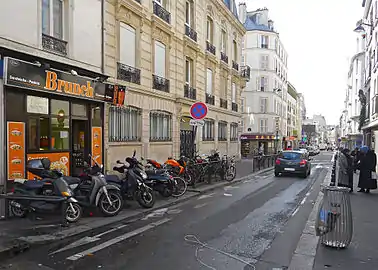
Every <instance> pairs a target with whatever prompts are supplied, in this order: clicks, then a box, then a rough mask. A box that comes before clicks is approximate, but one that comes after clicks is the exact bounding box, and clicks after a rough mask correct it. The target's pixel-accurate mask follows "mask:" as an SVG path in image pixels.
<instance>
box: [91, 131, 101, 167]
mask: <svg viewBox="0 0 378 270" xmlns="http://www.w3.org/2000/svg"><path fill="white" fill-rule="evenodd" d="M92 157H93V159H95V160H96V162H97V163H98V164H102V128H101V127H92Z"/></svg>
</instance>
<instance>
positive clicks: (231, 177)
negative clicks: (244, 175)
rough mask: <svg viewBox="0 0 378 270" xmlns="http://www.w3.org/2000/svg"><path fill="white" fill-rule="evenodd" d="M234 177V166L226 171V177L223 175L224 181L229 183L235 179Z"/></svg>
mask: <svg viewBox="0 0 378 270" xmlns="http://www.w3.org/2000/svg"><path fill="white" fill-rule="evenodd" d="M235 177H236V168H235V166H230V167H228V169H227V170H226V175H225V178H226V181H228V182H231V181H233V180H234V179H235Z"/></svg>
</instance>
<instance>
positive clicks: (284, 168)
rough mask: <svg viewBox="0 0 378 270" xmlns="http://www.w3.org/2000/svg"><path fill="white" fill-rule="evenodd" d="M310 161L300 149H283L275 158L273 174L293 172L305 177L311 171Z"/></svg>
mask: <svg viewBox="0 0 378 270" xmlns="http://www.w3.org/2000/svg"><path fill="white" fill-rule="evenodd" d="M310 161H311V158H307V157H306V154H305V153H303V152H302V151H284V152H282V153H281V154H280V155H279V156H278V157H277V159H276V164H275V166H274V175H275V176H276V177H278V176H280V175H281V174H295V175H300V176H302V177H303V178H306V177H307V176H309V175H310V173H311V162H310Z"/></svg>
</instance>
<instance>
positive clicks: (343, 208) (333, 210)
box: [315, 186, 353, 248]
mask: <svg viewBox="0 0 378 270" xmlns="http://www.w3.org/2000/svg"><path fill="white" fill-rule="evenodd" d="M322 192H323V193H324V196H323V200H322V203H321V204H320V206H319V209H318V215H317V220H316V228H315V229H316V235H317V236H320V243H322V244H323V245H325V246H329V247H334V248H346V247H348V246H349V244H350V242H351V241H352V236H353V219H352V208H351V203H350V193H349V188H346V187H337V186H323V187H322Z"/></svg>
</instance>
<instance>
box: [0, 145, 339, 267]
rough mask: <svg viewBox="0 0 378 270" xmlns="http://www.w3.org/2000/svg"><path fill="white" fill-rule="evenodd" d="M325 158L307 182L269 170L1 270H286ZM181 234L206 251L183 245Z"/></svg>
mask: <svg viewBox="0 0 378 270" xmlns="http://www.w3.org/2000/svg"><path fill="white" fill-rule="evenodd" d="M331 157H332V153H330V152H329V153H321V154H320V155H318V156H316V157H315V159H314V160H313V165H312V172H311V176H310V177H308V178H307V179H301V178H297V177H286V176H285V177H274V176H273V172H272V171H270V172H268V173H266V174H263V175H261V176H259V177H253V178H251V179H248V180H245V181H243V182H239V183H235V184H234V185H232V186H228V187H225V188H221V189H217V190H214V191H212V192H211V193H208V194H205V195H201V196H199V197H196V198H193V199H192V200H189V201H186V202H184V203H182V204H178V205H175V206H173V207H170V208H164V209H160V210H156V211H154V212H152V213H150V214H148V215H147V216H145V217H143V218H142V219H137V220H125V221H123V222H119V223H117V224H113V225H111V226H107V227H103V228H99V229H98V230H96V231H93V232H91V233H90V234H84V235H80V236H78V237H73V238H69V239H65V240H63V241H59V242H56V243H53V244H50V245H45V246H41V247H37V248H34V249H31V250H30V251H28V252H26V253H24V254H22V255H19V256H17V257H15V258H13V259H10V260H9V261H7V262H2V263H0V264H1V266H0V269H12V270H13V269H23V270H24V269H28V270H33V269H41V270H43V269H46V270H48V269H56V270H60V269H62V270H63V269H64V270H68V269H114V270H115V269H117V270H118V269H122V270H123V269H132V270H146V269H164V270H177V269H217V270H223V269H254V268H253V266H252V265H255V266H254V267H256V269H258V270H260V269H261V270H265V269H285V266H287V265H288V264H289V262H290V258H291V255H292V253H293V251H294V250H295V247H296V244H297V242H298V239H299V237H300V234H301V232H302V230H303V227H304V225H305V222H306V220H307V217H308V215H309V213H310V211H311V209H312V204H313V200H314V198H316V195H317V193H318V186H319V183H320V182H322V181H323V179H324V177H325V175H326V173H327V171H328V169H329V168H330V160H331ZM188 235H193V236H195V237H196V238H197V239H198V240H199V241H201V242H202V243H205V244H206V245H207V246H206V247H205V246H204V245H203V244H200V243H193V242H188V241H186V240H185V237H186V236H188ZM189 240H190V239H189ZM191 240H194V237H191ZM204 265H208V266H204Z"/></svg>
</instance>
